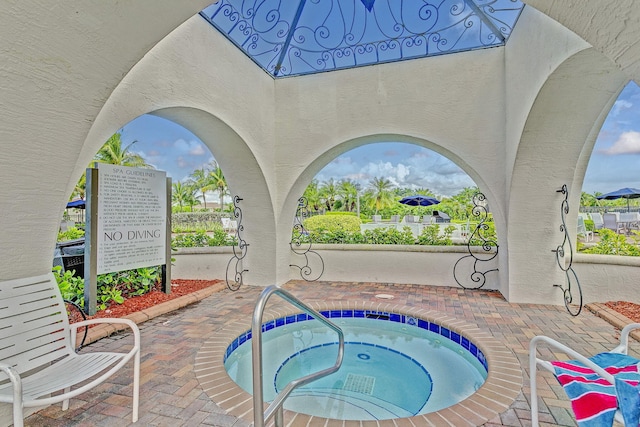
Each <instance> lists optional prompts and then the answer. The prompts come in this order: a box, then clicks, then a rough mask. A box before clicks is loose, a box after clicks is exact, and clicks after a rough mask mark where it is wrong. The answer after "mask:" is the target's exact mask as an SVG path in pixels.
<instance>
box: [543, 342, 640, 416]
mask: <svg viewBox="0 0 640 427" xmlns="http://www.w3.org/2000/svg"><path fill="white" fill-rule="evenodd" d="M589 360H591V361H592V362H593V363H595V364H596V365H598V366H600V367H601V368H603V369H604V370H605V371H607V372H608V373H610V374H611V375H614V376H615V377H616V382H617V383H618V382H619V383H622V384H620V385H617V387H618V393H619V395H620V402H621V407H622V414H623V417H624V418H625V424H626V425H628V426H637V425H638V419H639V418H640V395H639V394H638V388H637V385H638V383H639V382H640V371H639V370H638V363H640V360H638V359H636V358H633V357H631V356H627V355H625V354H618V353H600V354H597V355H595V356H593V357H590V358H589ZM551 364H552V365H553V367H554V369H555V372H556V378H557V379H558V382H559V383H560V384H561V385H562V387H564V390H565V392H566V393H567V396H569V399H571V407H572V408H573V413H574V414H575V416H576V421H577V423H578V425H579V426H580V427H605V426H612V425H613V418H614V415H615V412H616V409H617V407H618V398H617V397H616V387H614V385H613V384H610V383H609V382H608V381H606V380H605V379H603V378H602V377H600V376H599V375H598V374H596V373H595V372H594V371H593V370H592V369H590V368H587V367H586V366H584V364H582V363H580V362H578V361H577V360H569V361H553V362H551ZM627 418H628V419H627Z"/></svg>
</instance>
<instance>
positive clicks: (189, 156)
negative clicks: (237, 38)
mask: <svg viewBox="0 0 640 427" xmlns="http://www.w3.org/2000/svg"><path fill="white" fill-rule="evenodd" d="M122 140H123V142H124V143H125V144H128V143H130V142H132V141H137V142H136V143H135V144H134V145H133V147H132V149H133V151H135V152H137V153H140V154H142V155H143V156H144V157H145V158H146V159H147V162H148V163H150V164H152V165H154V166H155V167H156V168H157V169H160V170H164V171H166V172H167V175H168V176H170V177H171V178H172V179H173V181H183V180H185V179H187V178H188V176H189V175H190V174H191V173H192V172H193V171H194V170H195V169H198V168H201V167H204V166H206V165H207V164H210V163H211V161H212V160H213V156H212V154H211V152H210V151H209V149H208V148H207V147H206V146H205V145H204V144H203V143H202V142H201V141H200V140H199V139H198V138H197V137H196V136H195V135H193V134H192V133H191V132H189V131H188V130H187V129H185V128H183V127H181V126H179V125H176V124H174V123H172V122H170V121H168V120H165V119H162V118H159V117H155V116H150V115H144V116H141V117H138V118H137V119H135V120H133V121H131V122H130V123H129V124H127V125H126V126H124V128H123V129H122ZM380 176H383V177H386V178H387V179H389V180H390V181H391V182H392V183H393V184H395V185H397V186H399V187H409V188H428V189H430V190H431V191H433V192H434V193H435V194H436V195H438V196H452V195H454V194H456V193H457V192H458V191H460V190H461V189H463V188H465V187H471V186H474V183H473V181H472V180H471V178H470V177H469V176H468V175H467V174H466V173H465V172H464V171H462V170H461V169H460V168H459V167H458V166H456V165H455V164H454V163H453V162H451V161H449V160H448V159H446V158H445V157H443V156H441V155H439V154H437V153H435V152H433V151H431V150H428V149H425V148H422V147H419V146H417V145H413V144H406V143H397V142H389V143H376V144H369V145H366V146H362V147H359V148H356V149H354V150H351V151H349V152H347V153H344V154H342V155H341V156H339V157H337V158H336V159H334V160H333V161H332V162H330V163H329V164H327V165H326V166H325V167H324V168H323V169H322V170H321V171H320V172H319V173H318V175H317V176H316V178H317V179H318V180H319V181H326V180H328V179H330V178H334V179H336V180H340V179H344V178H348V179H352V180H354V181H358V182H359V183H360V184H361V185H363V186H365V187H366V185H367V183H368V182H369V180H370V179H371V178H373V177H380ZM623 187H637V188H640V88H638V86H637V85H636V84H635V83H630V84H629V85H627V87H626V88H625V89H624V90H623V91H622V93H621V94H620V96H619V97H618V100H617V101H616V102H615V104H614V105H613V107H612V109H611V112H610V113H609V116H608V117H607V119H606V121H605V123H604V124H603V126H602V129H601V130H600V134H599V136H598V140H597V142H596V145H595V147H594V149H593V153H592V154H591V159H590V161H589V166H588V168H587V172H586V174H585V180H584V185H583V188H582V190H583V191H586V192H587V193H590V194H593V193H594V192H596V191H597V192H600V193H607V192H609V191H613V190H617V189H619V188H623ZM207 199H209V197H207Z"/></svg>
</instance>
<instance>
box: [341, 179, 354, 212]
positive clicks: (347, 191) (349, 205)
mask: <svg viewBox="0 0 640 427" xmlns="http://www.w3.org/2000/svg"><path fill="white" fill-rule="evenodd" d="M338 194H339V195H340V198H341V199H342V204H343V206H345V207H346V210H347V212H351V211H353V209H354V208H355V206H356V199H357V198H358V184H356V183H355V182H353V181H351V180H350V179H343V180H341V181H340V182H338Z"/></svg>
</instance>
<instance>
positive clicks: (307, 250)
mask: <svg viewBox="0 0 640 427" xmlns="http://www.w3.org/2000/svg"><path fill="white" fill-rule="evenodd" d="M308 216H309V208H308V202H307V199H306V198H305V197H300V198H299V199H298V208H297V209H296V217H295V219H294V222H293V236H292V238H291V242H290V243H289V246H291V250H292V251H293V253H295V254H296V255H299V256H301V257H304V263H301V264H303V265H296V264H289V266H290V267H296V268H298V269H299V270H300V276H301V277H302V278H303V279H304V280H306V281H307V282H314V281H316V280H318V279H320V277H321V276H322V274H323V273H324V260H323V259H322V257H321V256H320V254H319V253H317V252H316V251H313V250H311V241H310V240H309V233H308V232H307V230H306V229H305V228H304V225H303V222H304V220H305V218H307V217H308ZM312 264H313V265H315V266H316V267H317V268H316V269H315V270H314V269H313V268H312V267H311V265H312Z"/></svg>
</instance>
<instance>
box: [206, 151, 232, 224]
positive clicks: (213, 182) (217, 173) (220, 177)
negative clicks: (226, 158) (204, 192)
mask: <svg viewBox="0 0 640 427" xmlns="http://www.w3.org/2000/svg"><path fill="white" fill-rule="evenodd" d="M208 187H209V188H208V189H215V191H217V192H218V194H219V196H220V212H222V211H224V195H225V194H226V193H227V187H228V186H227V180H226V179H225V177H224V174H223V173H222V169H221V168H220V166H219V165H218V163H216V162H213V167H212V169H211V170H210V171H209V186H208Z"/></svg>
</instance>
